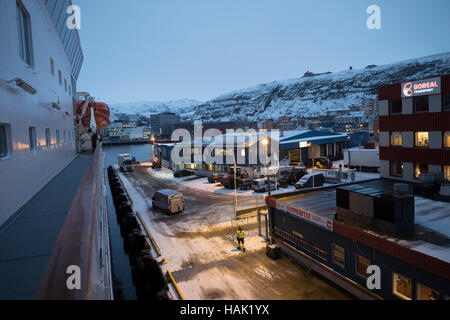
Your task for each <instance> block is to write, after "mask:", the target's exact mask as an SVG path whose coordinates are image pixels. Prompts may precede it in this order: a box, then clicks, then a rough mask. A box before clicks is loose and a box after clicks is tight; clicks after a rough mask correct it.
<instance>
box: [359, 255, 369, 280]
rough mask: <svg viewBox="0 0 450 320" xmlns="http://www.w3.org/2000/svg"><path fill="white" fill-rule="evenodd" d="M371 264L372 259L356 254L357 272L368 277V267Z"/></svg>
mask: <svg viewBox="0 0 450 320" xmlns="http://www.w3.org/2000/svg"><path fill="white" fill-rule="evenodd" d="M369 266H370V260H369V259H367V258H364V257H363V256H360V255H359V254H357V255H356V273H357V274H358V275H360V276H361V277H363V278H367V276H368V275H367V268H369Z"/></svg>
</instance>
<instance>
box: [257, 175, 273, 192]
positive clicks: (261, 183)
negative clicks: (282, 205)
mask: <svg viewBox="0 0 450 320" xmlns="http://www.w3.org/2000/svg"><path fill="white" fill-rule="evenodd" d="M252 189H253V190H255V192H266V191H268V190H269V186H268V185H267V178H261V179H256V180H253V184H252ZM275 189H276V182H275V181H273V180H270V190H275Z"/></svg>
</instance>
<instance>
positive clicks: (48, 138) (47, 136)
mask: <svg viewBox="0 0 450 320" xmlns="http://www.w3.org/2000/svg"><path fill="white" fill-rule="evenodd" d="M51 144H52V137H51V135H50V129H49V128H47V129H45V145H46V146H47V148H50V146H51Z"/></svg>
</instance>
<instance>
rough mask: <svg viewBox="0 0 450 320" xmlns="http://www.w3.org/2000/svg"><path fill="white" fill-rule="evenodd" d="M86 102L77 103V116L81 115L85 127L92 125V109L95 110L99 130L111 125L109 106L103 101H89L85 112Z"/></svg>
mask: <svg viewBox="0 0 450 320" xmlns="http://www.w3.org/2000/svg"><path fill="white" fill-rule="evenodd" d="M84 104H85V102H80V103H77V107H76V109H77V116H78V117H81V123H82V124H83V126H84V127H86V128H89V127H90V125H91V109H92V110H94V119H95V124H96V126H97V130H102V129H105V128H106V127H108V126H110V125H111V121H110V120H109V116H110V112H109V107H108V105H107V104H106V103H103V102H91V103H89V105H88V107H87V108H86V111H85V112H84V114H82V113H83V107H84Z"/></svg>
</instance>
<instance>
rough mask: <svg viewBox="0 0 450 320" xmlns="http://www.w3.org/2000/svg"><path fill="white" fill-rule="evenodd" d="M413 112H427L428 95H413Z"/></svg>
mask: <svg viewBox="0 0 450 320" xmlns="http://www.w3.org/2000/svg"><path fill="white" fill-rule="evenodd" d="M413 101H414V112H428V107H429V102H428V96H420V97H414V98H413Z"/></svg>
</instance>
